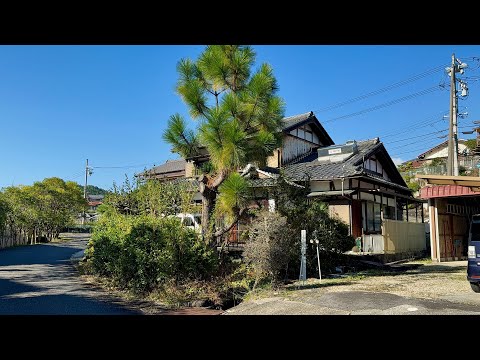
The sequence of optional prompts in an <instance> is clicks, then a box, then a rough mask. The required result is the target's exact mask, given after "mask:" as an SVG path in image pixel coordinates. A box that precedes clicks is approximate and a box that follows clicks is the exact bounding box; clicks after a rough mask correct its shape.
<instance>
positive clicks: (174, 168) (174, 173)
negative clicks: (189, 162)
mask: <svg viewBox="0 0 480 360" xmlns="http://www.w3.org/2000/svg"><path fill="white" fill-rule="evenodd" d="M185 165H186V161H185V159H178V160H167V161H166V162H165V164H162V165H158V166H154V167H153V168H151V169H149V170H145V171H144V172H142V173H139V174H137V176H138V177H139V178H141V179H158V180H162V181H166V180H174V179H178V178H185V177H190V176H186V173H185Z"/></svg>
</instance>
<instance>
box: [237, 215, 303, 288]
mask: <svg viewBox="0 0 480 360" xmlns="http://www.w3.org/2000/svg"><path fill="white" fill-rule="evenodd" d="M248 231H249V239H248V241H247V243H246V244H245V249H244V252H243V256H244V258H245V261H246V262H247V263H250V264H251V265H253V268H254V272H255V284H254V285H253V288H254V289H255V287H256V285H257V284H258V282H259V281H260V280H261V279H262V278H269V279H270V280H271V281H272V282H273V283H274V284H276V283H277V282H278V281H279V280H280V279H281V276H282V273H284V271H286V269H287V267H288V263H289V261H290V259H291V253H292V250H293V248H294V246H295V243H296V242H298V240H296V238H295V234H294V232H293V231H292V230H291V229H290V227H289V225H288V224H287V218H286V217H283V216H281V215H280V214H278V213H272V212H268V211H263V212H261V213H260V214H259V215H258V216H257V218H256V219H255V220H254V221H253V222H252V223H251V225H250V227H249V230H248Z"/></svg>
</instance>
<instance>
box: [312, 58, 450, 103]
mask: <svg viewBox="0 0 480 360" xmlns="http://www.w3.org/2000/svg"><path fill="white" fill-rule="evenodd" d="M444 67H445V65H440V66H436V67H434V68H432V69H429V70H427V71H425V72H423V73H420V74H417V75H414V76H412V77H410V78H408V79H405V80H402V81H399V82H396V83H394V84H391V85H388V86H386V87H383V88H381V89H378V90H375V91H372V92H369V93H367V94H363V95H360V96H357V97H354V98H352V99H349V100H345V101H342V102H338V103H336V104H333V105H330V106H326V107H323V108H321V109H318V110H314V112H324V111H328V110H333V109H336V108H339V107H342V106H344V105H348V104H351V103H354V102H357V101H360V100H363V99H366V98H368V97H371V96H375V95H378V94H382V93H384V92H387V91H390V90H393V89H395V88H398V87H400V86H403V85H406V84H409V83H411V82H413V81H417V80H419V79H422V78H424V77H426V76H428V75H431V74H433V73H436V72H438V71H439V70H441V69H443V68H444Z"/></svg>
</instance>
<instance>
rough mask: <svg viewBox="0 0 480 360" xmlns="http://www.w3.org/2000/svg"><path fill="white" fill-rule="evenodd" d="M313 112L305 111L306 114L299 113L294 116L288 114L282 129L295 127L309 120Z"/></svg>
mask: <svg viewBox="0 0 480 360" xmlns="http://www.w3.org/2000/svg"><path fill="white" fill-rule="evenodd" d="M311 115H313V113H312V112H311V111H309V112H307V113H304V114H298V115H293V116H288V117H285V118H283V127H282V129H283V130H285V129H288V128H290V127H293V126H295V125H297V124H299V123H301V122H302V121H305V120H307V119H308V118H309V117H310V116H311Z"/></svg>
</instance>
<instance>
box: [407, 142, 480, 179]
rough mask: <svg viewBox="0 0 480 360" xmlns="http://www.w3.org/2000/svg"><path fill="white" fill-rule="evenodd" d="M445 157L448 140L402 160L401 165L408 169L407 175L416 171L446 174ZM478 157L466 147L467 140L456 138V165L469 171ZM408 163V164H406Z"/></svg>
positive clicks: (446, 155) (472, 168) (473, 167)
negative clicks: (413, 157)
mask: <svg viewBox="0 0 480 360" xmlns="http://www.w3.org/2000/svg"><path fill="white" fill-rule="evenodd" d="M447 157H448V140H447V141H444V142H442V143H440V144H438V145H435V146H434V147H432V148H431V149H428V150H427V151H425V152H423V153H421V154H419V155H418V156H417V158H415V159H412V160H407V161H405V162H403V163H402V164H401V166H403V167H406V168H407V169H408V170H407V173H408V174H409V175H415V174H417V173H422V174H437V175H446V173H447V165H446V162H447ZM479 159H480V157H479V156H477V155H475V154H474V152H473V151H471V150H470V149H469V148H468V146H467V140H463V139H459V140H458V165H459V167H461V168H463V169H462V170H463V171H466V172H469V171H472V170H474V169H475V166H476V164H477V163H478V160H479ZM408 164H409V166H407V165H408ZM417 180H418V179H417Z"/></svg>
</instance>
